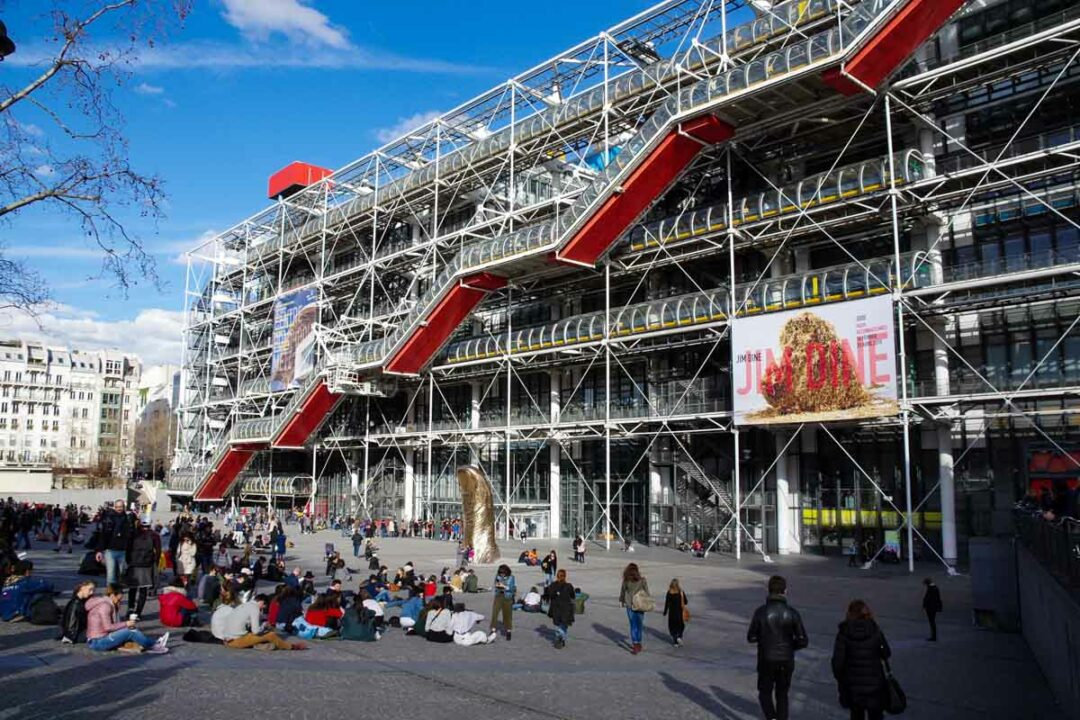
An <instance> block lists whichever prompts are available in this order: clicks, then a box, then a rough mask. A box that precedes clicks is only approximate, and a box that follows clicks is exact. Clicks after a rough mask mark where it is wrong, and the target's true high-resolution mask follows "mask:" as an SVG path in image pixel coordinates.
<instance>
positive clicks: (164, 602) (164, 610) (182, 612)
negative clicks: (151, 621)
mask: <svg viewBox="0 0 1080 720" xmlns="http://www.w3.org/2000/svg"><path fill="white" fill-rule="evenodd" d="M158 604H159V605H160V606H161V612H160V613H159V615H160V619H161V624H162V625H164V626H165V627H200V626H201V625H202V623H201V622H199V608H198V606H197V605H196V604H195V603H194V602H193V601H192V600H191V598H189V597H188V596H187V592H186V591H185V588H184V582H183V580H182V579H181V578H176V579H174V580H173V581H172V582H171V583H169V586H168V587H166V588H165V589H164V590H162V591H161V594H160V595H159V596H158Z"/></svg>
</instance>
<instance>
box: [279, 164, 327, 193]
mask: <svg viewBox="0 0 1080 720" xmlns="http://www.w3.org/2000/svg"><path fill="white" fill-rule="evenodd" d="M333 172H334V171H333V170H327V169H326V168H321V167H319V166H318V165H312V164H311V163H306V162H293V163H289V164H288V165H286V166H285V167H283V168H281V169H280V170H278V171H277V172H276V173H274V174H273V175H271V176H270V183H269V185H268V186H267V190H266V195H267V197H269V198H270V199H271V200H276V199H277V198H279V197H283V198H287V197H289V196H290V195H295V194H296V193H298V192H300V191H301V190H303V189H304V188H306V187H307V186H308V185H314V184H315V183H317V182H319V181H320V180H322V179H323V178H324V177H326V176H328V175H332V174H333Z"/></svg>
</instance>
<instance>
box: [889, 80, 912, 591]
mask: <svg viewBox="0 0 1080 720" xmlns="http://www.w3.org/2000/svg"><path fill="white" fill-rule="evenodd" d="M885 136H886V140H887V142H888V147H889V200H890V204H891V206H892V233H893V256H894V262H895V265H896V270H895V272H896V277H897V278H903V276H904V274H903V266H902V265H901V264H900V216H899V211H898V208H897V205H896V196H897V194H898V193H899V191H898V190H897V189H896V158H895V156H894V155H893V136H892V104H891V103H890V98H889V96H888V95H886V96H885ZM900 291H901V282H897V283H896V284H895V287H894V288H893V303H894V304H895V305H896V335H897V337H898V338H899V345H900V419H901V422H902V423H903V426H904V497H905V500H906V502H907V504H906V505H905V506H904V512H905V513H906V515H907V556H908V572H915V526H914V523H913V518H912V516H911V511H912V509H913V506H912V502H911V417H910V415H911V409H910V407H909V402H908V386H907V384H908V377H907V349H906V345H905V342H904V303H903V298H902V297H901V295H900Z"/></svg>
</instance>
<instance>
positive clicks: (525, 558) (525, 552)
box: [518, 550, 529, 565]
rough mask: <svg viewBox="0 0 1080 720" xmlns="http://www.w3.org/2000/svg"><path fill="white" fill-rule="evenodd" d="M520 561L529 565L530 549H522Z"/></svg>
mask: <svg viewBox="0 0 1080 720" xmlns="http://www.w3.org/2000/svg"><path fill="white" fill-rule="evenodd" d="M518 562H519V563H521V564H522V565H528V564H529V551H528V550H522V551H521V554H520V555H518Z"/></svg>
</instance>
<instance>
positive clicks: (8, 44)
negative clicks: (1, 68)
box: [0, 21, 15, 61]
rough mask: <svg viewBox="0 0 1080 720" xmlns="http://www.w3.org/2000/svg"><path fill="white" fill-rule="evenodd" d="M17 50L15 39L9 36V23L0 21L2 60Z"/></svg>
mask: <svg viewBox="0 0 1080 720" xmlns="http://www.w3.org/2000/svg"><path fill="white" fill-rule="evenodd" d="M13 52H15V41H14V40H12V39H11V38H9V37H8V34H7V25H5V24H4V23H3V21H0V61H2V60H3V59H4V58H6V57H7V56H8V55H10V54H11V53H13Z"/></svg>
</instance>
